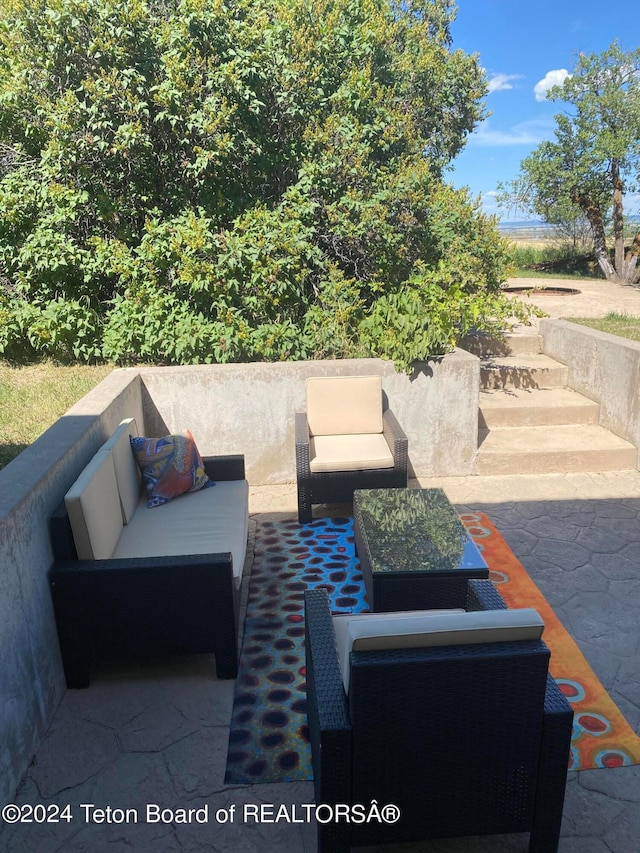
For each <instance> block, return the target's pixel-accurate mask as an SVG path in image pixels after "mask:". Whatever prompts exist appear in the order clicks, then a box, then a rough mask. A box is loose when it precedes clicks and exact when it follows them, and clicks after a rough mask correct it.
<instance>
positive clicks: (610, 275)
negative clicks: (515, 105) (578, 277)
mask: <svg viewBox="0 0 640 853" xmlns="http://www.w3.org/2000/svg"><path fill="white" fill-rule="evenodd" d="M547 97H548V98H550V99H551V100H554V101H563V102H565V103H566V104H568V105H569V108H570V111H569V112H567V113H560V114H558V115H556V117H555V118H556V130H555V140H554V141H546V142H543V143H541V144H540V145H539V146H538V147H537V148H536V149H535V150H534V151H533V152H532V153H531V154H530V155H529V156H528V157H526V158H525V159H524V160H523V161H522V163H521V166H520V175H519V176H518V178H517V179H516V180H515V181H513V182H512V183H511V184H509V185H507V186H502V188H501V189H502V192H501V195H500V200H501V203H502V204H503V205H513V204H515V205H517V206H520V207H521V208H525V209H528V210H530V211H533V212H534V213H536V214H538V215H540V216H542V217H543V218H544V219H545V220H546V221H547V222H550V223H554V224H566V223H569V224H571V223H576V222H578V221H579V220H580V218H586V220H587V221H588V223H589V226H590V229H591V234H592V237H593V245H594V252H595V256H596V258H597V261H598V264H599V265H600V268H601V270H602V272H603V274H604V275H605V277H606V278H607V279H612V280H620V281H626V282H637V281H639V280H640V269H639V268H638V267H637V261H638V255H639V254H640V233H638V234H637V235H636V237H635V239H634V240H633V243H632V245H631V247H630V248H629V249H628V250H627V251H626V253H625V244H624V224H625V221H624V210H623V199H624V194H625V192H631V191H633V190H634V189H635V188H636V187H637V183H638V177H639V169H640V49H638V50H635V51H632V52H630V53H625V52H624V51H622V50H621V49H620V47H619V46H618V45H617V44H616V43H615V42H614V43H613V44H612V45H611V47H609V48H608V50H606V51H604V52H603V53H601V54H589V55H586V54H582V55H581V56H580V57H579V59H578V62H577V64H576V67H575V69H574V72H573V74H572V75H571V76H569V77H567V79H566V80H565V81H564V83H563V84H562V85H561V86H554V87H553V88H552V89H551V90H550V91H549V93H548V96H547ZM609 224H612V228H613V243H614V254H613V258H611V256H610V254H609V251H608V247H607V235H606V232H607V226H608V225H609Z"/></svg>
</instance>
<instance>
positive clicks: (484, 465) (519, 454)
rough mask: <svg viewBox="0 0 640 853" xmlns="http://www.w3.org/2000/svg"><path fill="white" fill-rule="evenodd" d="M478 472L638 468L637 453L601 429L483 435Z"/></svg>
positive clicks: (543, 428) (494, 431)
mask: <svg viewBox="0 0 640 853" xmlns="http://www.w3.org/2000/svg"><path fill="white" fill-rule="evenodd" d="M479 445H480V446H479V448H478V454H477V456H476V465H475V473H476V474H481V475H496V474H554V473H567V474H568V473H576V472H581V471H585V472H587V471H588V472H590V473H598V472H601V471H617V470H626V469H631V468H636V466H637V459H638V453H637V450H636V448H635V447H634V446H633V445H632V444H630V443H629V442H628V441H625V440H624V439H623V438H619V437H618V436H617V435H614V434H613V433H611V432H609V431H608V430H606V429H603V427H600V426H597V425H595V424H577V425H571V426H535V427H507V428H504V429H492V430H480V431H479Z"/></svg>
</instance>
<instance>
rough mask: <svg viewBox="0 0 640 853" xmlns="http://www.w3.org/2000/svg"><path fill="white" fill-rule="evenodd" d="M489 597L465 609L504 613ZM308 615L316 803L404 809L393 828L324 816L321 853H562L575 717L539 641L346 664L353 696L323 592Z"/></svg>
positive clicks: (473, 595) (477, 593)
mask: <svg viewBox="0 0 640 853" xmlns="http://www.w3.org/2000/svg"><path fill="white" fill-rule="evenodd" d="M490 586H491V584H490V582H489V581H471V582H470V584H469V588H470V604H469V609H485V606H486V605H488V607H489V608H490V609H493V608H495V607H496V606H497V607H500V606H501V605H500V602H501V599H500V600H499V601H498V603H497V604H496V598H495V596H496V593H495V592H493V593H489V598H488V599H487V598H486V594H485V591H486V589H487V588H488V587H490ZM472 599H475V603H474V601H473V600H472ZM502 606H504V605H503V604H502ZM305 610H306V648H307V690H308V717H309V729H310V739H311V749H312V763H313V775H314V785H315V799H316V803H318V804H320V803H322V804H325V805H326V806H329V807H330V806H333V805H335V804H347V806H350V805H352V804H361V805H364V806H365V807H366V806H368V805H369V804H371V802H372V801H373V800H375V801H376V802H377V804H378V805H379V807H380V808H382V807H383V806H384V805H385V804H389V803H391V804H394V805H395V806H397V807H399V809H400V818H399V820H398V821H397V822H395V823H384V822H382V821H380V822H379V821H378V820H371V821H369V822H365V823H355V822H353V821H351V822H349V821H347V820H345V819H344V818H342V820H335V819H332V820H331V821H330V822H324V821H325V820H326V818H327V812H326V810H323V822H322V823H319V824H318V850H319V851H325V853H341V851H343V852H346V851H348V850H349V849H350V847H352V846H353V847H359V846H361V845H362V846H365V845H373V844H387V843H391V842H408V841H417V840H421V839H427V838H444V837H453V836H464V835H467V836H468V835H491V834H495V833H519V832H530V842H529V850H530V853H555V851H556V850H557V846H558V840H559V835H560V824H561V820H562V807H563V802H564V790H565V784H566V775H567V766H568V760H569V749H570V739H571V728H572V719H573V712H572V711H571V708H570V707H569V705H568V703H567V701H566V700H565V698H564V696H563V695H562V693H561V692H560V690H559V688H558V687H557V685H556V683H555V681H554V680H553V679H552V678H551V676H550V675H549V674H548V672H547V666H548V659H549V651H548V649H547V647H546V646H545V644H544V643H543V642H542V641H541V640H535V639H530V640H521V641H510V642H480V643H476V644H464V645H449V646H445V645H440V646H434V647H425V648H404V649H402V648H396V649H387V650H382V651H381V650H378V651H372V650H369V651H351V653H350V655H349V664H348V667H349V670H350V681H349V691H348V695H347V694H346V692H345V686H344V682H343V673H342V672H341V669H340V662H339V656H338V651H337V646H336V636H335V632H334V621H333V619H332V617H331V614H330V610H329V603H328V597H327V595H326V592H325V591H324V590H313V591H310V592H307V593H306V594H305ZM514 612H515V611H507V613H508V614H511V613H514ZM484 615H487V616H488V614H484ZM466 617H471V618H474V615H473V614H470V613H464V614H462V619H465V618H466ZM445 618H446V617H445ZM335 813H336V812H334V814H335ZM329 814H330V813H329Z"/></svg>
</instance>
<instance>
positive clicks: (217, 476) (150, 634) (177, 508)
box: [49, 419, 248, 687]
mask: <svg viewBox="0 0 640 853" xmlns="http://www.w3.org/2000/svg"><path fill="white" fill-rule="evenodd" d="M136 433H137V428H136V424H135V421H133V420H132V419H129V420H128V421H123V423H122V424H121V425H120V426H119V427H118V429H117V430H116V431H115V432H114V434H113V435H112V436H111V438H110V439H109V441H107V442H106V443H105V444H104V445H103V446H102V447H101V448H100V449H99V450H98V451H97V453H96V454H95V455H94V457H93V458H92V459H91V461H90V462H89V464H88V465H87V466H86V467H85V469H84V470H83V471H82V473H81V475H80V477H79V478H78V480H77V481H76V483H75V484H74V485H73V486H72V488H71V489H70V490H69V492H68V493H67V496H66V498H65V502H64V503H63V504H61V505H60V507H59V508H58V510H57V511H56V513H55V514H54V515H53V517H52V518H51V522H50V530H51V539H52V546H53V553H54V563H53V566H52V567H51V569H50V572H49V581H50V587H51V594H52V599H53V605H54V611H55V618H56V624H57V629H58V637H59V642H60V649H61V653H62V659H63V664H64V669H65V676H66V680H67V685H68V686H69V687H86V686H87V685H88V684H89V679H90V669H91V663H92V660H93V659H94V658H95V657H103V656H109V657H111V656H138V655H154V656H156V655H167V654H196V653H211V652H213V653H215V659H216V672H217V675H218V677H220V678H234V677H235V676H236V674H237V656H238V645H237V633H238V611H239V598H240V586H241V582H242V570H243V565H244V559H245V553H246V543H247V530H248V484H247V481H246V479H245V477H244V457H243V456H219V457H209V458H204V459H203V460H202V461H203V462H204V467H205V470H206V472H207V474H208V476H209V477H210V478H211V479H212V480H214V481H215V483H216V485H215V486H214V487H213V488H206V489H203V490H201V491H195V492H192V493H189V494H184V495H181V496H180V497H176V498H175V499H173V500H171V501H170V502H168V503H166V504H165V505H163V506H156V507H153V508H151V509H149V508H148V507H147V496H146V494H145V492H144V489H143V488H142V487H141V483H140V476H139V472H138V470H137V466H136V463H135V459H134V456H133V453H132V451H131V449H130V443H129V436H130V435H135V434H136Z"/></svg>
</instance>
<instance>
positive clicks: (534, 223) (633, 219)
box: [498, 213, 640, 231]
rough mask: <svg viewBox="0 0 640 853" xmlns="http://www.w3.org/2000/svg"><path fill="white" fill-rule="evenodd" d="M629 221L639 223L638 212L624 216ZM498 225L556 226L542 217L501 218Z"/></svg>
mask: <svg viewBox="0 0 640 853" xmlns="http://www.w3.org/2000/svg"><path fill="white" fill-rule="evenodd" d="M625 219H626V220H627V221H629V222H638V223H640V214H637V213H633V214H631V215H630V216H625ZM498 227H499V228H501V229H502V230H503V231H517V230H518V229H519V228H522V229H526V228H557V227H558V226H557V225H553V223H551V222H545V221H544V220H543V219H501V220H500V221H499V222H498Z"/></svg>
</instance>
